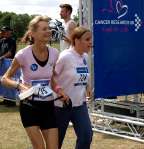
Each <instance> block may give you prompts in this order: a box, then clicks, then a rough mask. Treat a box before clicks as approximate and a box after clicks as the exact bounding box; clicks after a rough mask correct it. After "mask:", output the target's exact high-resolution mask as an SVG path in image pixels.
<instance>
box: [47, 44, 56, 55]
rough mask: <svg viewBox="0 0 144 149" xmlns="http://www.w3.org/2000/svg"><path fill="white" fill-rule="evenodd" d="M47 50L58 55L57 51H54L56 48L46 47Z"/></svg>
mask: <svg viewBox="0 0 144 149" xmlns="http://www.w3.org/2000/svg"><path fill="white" fill-rule="evenodd" d="M48 49H49V50H50V51H51V52H53V53H55V54H59V51H58V49H56V48H54V47H51V46H48Z"/></svg>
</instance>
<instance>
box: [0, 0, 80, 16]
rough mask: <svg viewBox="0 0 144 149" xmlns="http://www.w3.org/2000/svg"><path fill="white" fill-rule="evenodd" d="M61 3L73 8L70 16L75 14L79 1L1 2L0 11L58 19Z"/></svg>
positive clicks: (12, 0) (9, 0)
mask: <svg viewBox="0 0 144 149" xmlns="http://www.w3.org/2000/svg"><path fill="white" fill-rule="evenodd" d="M61 3H68V4H71V5H72V7H73V13H72V15H75V14H76V13H77V9H78V7H79V0H23V1H22V0H1V2H0V11H2V12H5V11H7V12H15V13H17V14H24V13H27V14H29V15H32V14H41V15H47V16H49V17H51V18H52V19H60V16H59V12H60V8H59V5H60V4H61Z"/></svg>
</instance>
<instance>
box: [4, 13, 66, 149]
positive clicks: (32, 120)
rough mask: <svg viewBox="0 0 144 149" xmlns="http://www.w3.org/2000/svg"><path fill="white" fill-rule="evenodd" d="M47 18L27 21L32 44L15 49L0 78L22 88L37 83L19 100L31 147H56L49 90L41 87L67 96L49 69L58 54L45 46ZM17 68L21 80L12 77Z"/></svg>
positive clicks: (52, 102) (56, 141) (5, 83)
mask: <svg viewBox="0 0 144 149" xmlns="http://www.w3.org/2000/svg"><path fill="white" fill-rule="evenodd" d="M48 21H49V18H48V17H46V16H35V17H34V18H33V19H32V20H31V21H30V23H29V26H28V31H27V32H28V33H29V36H31V39H32V40H33V44H31V45H28V46H26V47H25V48H23V49H21V50H19V51H18V52H17V54H16V55H15V57H14V59H13V62H12V64H11V66H10V67H9V69H8V71H7V72H6V73H5V74H4V76H3V77H2V79H1V82H2V84H3V85H5V86H6V87H11V88H16V89H18V90H19V91H20V92H25V91H26V90H28V89H29V88H30V87H32V86H33V85H36V84H39V85H41V86H40V88H39V94H38V95H33V96H32V97H31V98H27V99H26V100H23V101H21V102H20V116H21V120H22V124H23V126H24V128H25V130H26V132H27V135H28V136H29V138H30V140H31V143H32V147H33V149H57V147H58V129H57V124H56V118H55V113H54V112H55V110H54V100H53V98H54V97H53V94H51V95H47V93H48V92H47V91H46V90H45V88H52V89H53V90H54V91H55V92H56V93H57V94H58V96H63V99H62V100H65V101H66V100H67V99H68V97H67V96H66V95H65V94H64V92H63V90H62V89H61V88H60V87H59V86H58V84H57V83H56V82H55V80H54V78H53V69H54V66H55V63H56V60H57V58H58V54H59V53H58V50H57V49H55V48H52V47H48V46H47V43H48V41H49V39H50V36H51V32H50V30H49V26H48ZM19 68H21V70H22V78H21V79H22V80H21V81H20V82H16V81H14V80H12V77H13V75H14V74H15V73H16V71H17V70H18V69H19Z"/></svg>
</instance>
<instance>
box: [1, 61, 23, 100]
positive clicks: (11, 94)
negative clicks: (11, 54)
mask: <svg viewBox="0 0 144 149" xmlns="http://www.w3.org/2000/svg"><path fill="white" fill-rule="evenodd" d="M11 62H12V60H11V59H3V60H1V61H0V77H2V76H3V74H4V73H5V72H6V71H7V69H8V68H9V66H10V65H11ZM20 75H21V72H20V70H19V71H17V72H16V74H15V76H14V77H13V80H16V81H19V80H20ZM17 94H18V92H17V90H16V89H11V88H6V87H4V86H3V85H1V84H0V96H3V97H4V98H6V99H9V100H16V98H17Z"/></svg>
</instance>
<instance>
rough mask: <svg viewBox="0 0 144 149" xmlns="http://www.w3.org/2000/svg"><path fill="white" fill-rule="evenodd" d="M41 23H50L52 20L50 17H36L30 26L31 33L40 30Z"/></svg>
mask: <svg viewBox="0 0 144 149" xmlns="http://www.w3.org/2000/svg"><path fill="white" fill-rule="evenodd" d="M41 21H44V22H49V21H50V18H49V17H48V16H36V17H34V18H33V19H32V20H31V21H30V23H29V25H28V30H29V31H36V30H37V28H38V23H39V22H41Z"/></svg>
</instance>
